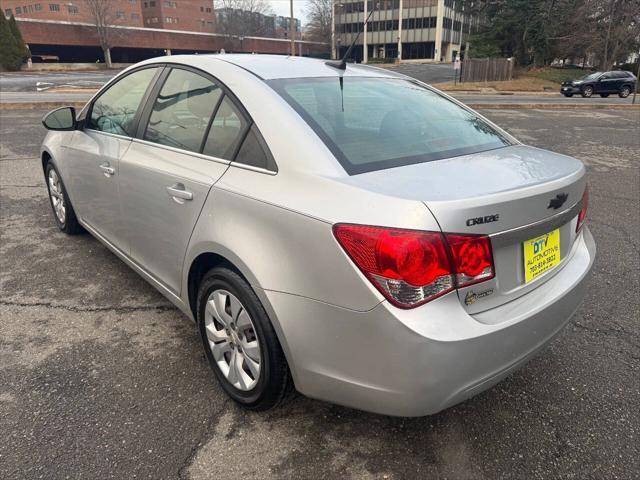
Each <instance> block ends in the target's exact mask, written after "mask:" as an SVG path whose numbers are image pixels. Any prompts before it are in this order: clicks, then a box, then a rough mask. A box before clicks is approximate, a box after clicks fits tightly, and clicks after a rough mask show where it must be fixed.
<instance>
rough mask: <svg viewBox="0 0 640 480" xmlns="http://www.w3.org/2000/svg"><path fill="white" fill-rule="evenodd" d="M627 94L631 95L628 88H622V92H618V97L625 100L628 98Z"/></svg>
mask: <svg viewBox="0 0 640 480" xmlns="http://www.w3.org/2000/svg"><path fill="white" fill-rule="evenodd" d="M629 93H631V90H630V89H629V87H624V88H623V89H622V90H620V96H621V97H622V98H627V97H628V96H629Z"/></svg>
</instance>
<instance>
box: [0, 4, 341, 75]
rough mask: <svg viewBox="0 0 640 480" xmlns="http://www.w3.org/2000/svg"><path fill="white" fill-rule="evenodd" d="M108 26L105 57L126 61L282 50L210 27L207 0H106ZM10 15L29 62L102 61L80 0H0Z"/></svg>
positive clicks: (319, 49)
mask: <svg viewBox="0 0 640 480" xmlns="http://www.w3.org/2000/svg"><path fill="white" fill-rule="evenodd" d="M109 1H110V2H112V12H113V15H112V16H113V20H112V21H110V22H109V23H112V24H113V25H114V26H113V27H112V28H110V29H109V30H110V32H111V37H112V39H111V43H112V48H111V58H112V61H113V62H116V63H131V62H137V61H140V60H143V59H145V58H150V57H154V56H160V55H164V54H165V53H172V54H180V53H212V52H216V51H219V50H220V49H222V48H224V49H225V50H226V51H227V52H249V53H251V52H255V53H279V54H288V53H289V51H290V42H289V40H286V39H285V38H265V37H268V36H267V35H261V36H243V37H241V38H239V37H238V36H233V35H224V34H219V33H216V32H215V25H216V16H215V12H214V10H213V1H212V0H109ZM0 9H1V11H2V12H4V14H5V15H7V16H9V15H11V14H13V15H15V17H16V20H17V22H18V27H19V28H20V31H21V32H22V36H23V38H24V40H25V42H26V43H27V44H28V45H29V48H30V49H31V53H32V55H33V56H34V61H38V60H41V59H47V60H50V59H58V60H59V61H60V62H91V63H93V62H96V61H99V62H104V55H103V52H102V49H101V48H100V44H99V42H98V38H97V35H96V31H95V27H94V26H93V25H94V24H93V19H92V16H91V14H90V12H89V9H88V6H87V4H86V2H85V0H44V1H43V0H40V1H38V0H0ZM328 51H329V45H326V44H322V43H318V42H308V41H302V40H297V41H296V53H297V54H298V55H312V56H324V55H326V54H328Z"/></svg>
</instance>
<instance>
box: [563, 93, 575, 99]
mask: <svg viewBox="0 0 640 480" xmlns="http://www.w3.org/2000/svg"><path fill="white" fill-rule="evenodd" d="M564 96H565V97H567V98H571V97H573V93H565V94H564Z"/></svg>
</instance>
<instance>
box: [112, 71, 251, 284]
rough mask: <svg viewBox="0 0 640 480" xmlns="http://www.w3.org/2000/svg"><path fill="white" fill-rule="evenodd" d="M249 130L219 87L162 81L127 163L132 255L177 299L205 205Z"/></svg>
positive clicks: (200, 77) (124, 183) (167, 77)
mask: <svg viewBox="0 0 640 480" xmlns="http://www.w3.org/2000/svg"><path fill="white" fill-rule="evenodd" d="M247 129H248V126H247V120H246V118H245V116H244V115H243V113H242V112H241V110H240V109H239V108H238V107H237V106H236V105H235V103H234V101H233V100H232V99H231V97H229V96H228V95H227V94H225V92H224V90H223V88H222V86H221V85H220V84H219V83H217V82H216V81H215V80H214V79H212V78H210V77H208V76H206V75H204V74H201V73H199V72H197V71H193V70H190V69H186V68H178V67H174V68H172V69H170V70H169V69H167V71H166V72H164V74H163V76H162V77H161V79H160V80H159V82H158V85H157V87H156V88H155V89H154V93H153V94H152V96H151V97H150V99H149V102H148V105H147V107H146V108H145V111H144V113H143V115H142V118H141V122H140V126H139V129H138V134H137V137H138V138H137V139H134V141H133V142H132V144H131V147H130V148H129V149H128V150H127V152H126V153H125V155H124V157H123V158H122V159H121V162H120V172H121V177H120V179H121V183H120V195H121V199H122V204H123V218H124V220H125V223H126V227H127V236H128V239H129V245H130V256H131V258H132V259H133V260H134V261H135V262H137V263H138V264H139V265H140V266H141V267H142V268H144V269H145V270H146V271H147V272H148V273H149V274H150V275H151V276H153V277H154V278H155V279H156V280H157V281H159V282H160V283H161V284H163V285H164V286H165V287H166V288H168V289H169V290H170V291H172V292H173V293H175V294H179V293H180V285H181V278H182V277H181V275H182V266H183V261H184V255H185V252H186V249H187V245H188V242H189V238H190V237H191V233H192V231H193V228H194V226H195V223H196V221H197V219H198V216H199V215H200V211H201V210H202V206H203V204H204V202H205V200H206V198H207V196H208V195H209V191H210V189H211V187H212V185H213V184H214V183H215V182H216V181H217V180H218V179H219V178H220V177H221V176H222V174H223V173H224V172H225V171H226V169H227V168H228V166H229V162H230V160H231V159H232V158H233V156H234V154H235V152H236V150H237V146H238V144H239V143H240V141H241V140H242V138H243V137H244V135H245V133H246V130H247ZM208 221H215V219H208Z"/></svg>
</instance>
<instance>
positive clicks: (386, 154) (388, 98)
mask: <svg viewBox="0 0 640 480" xmlns="http://www.w3.org/2000/svg"><path fill="white" fill-rule="evenodd" d="M269 83H270V85H271V86H272V87H273V88H274V89H275V90H276V91H277V92H278V93H279V94H280V95H281V96H282V97H283V98H284V99H285V100H286V101H287V102H288V103H289V104H290V105H291V106H292V107H293V108H294V109H295V110H296V111H297V112H298V114H299V115H300V116H301V117H302V118H303V119H304V120H305V121H306V122H307V123H308V124H309V126H311V128H312V129H313V130H314V131H315V132H316V134H318V136H319V137H320V138H321V139H322V140H323V141H324V142H325V144H326V145H327V146H328V147H329V149H330V150H331V151H332V153H333V154H334V155H335V157H336V158H337V159H338V161H339V162H340V163H341V164H342V166H343V167H344V169H345V170H346V171H347V173H349V174H351V175H353V174H358V173H364V172H370V171H374V170H382V169H385V168H392V167H398V166H401V165H410V164H414V163H422V162H428V161H432V160H439V159H442V158H447V157H455V156H459V155H466V154H471V153H477V152H482V151H486V150H491V149H495V148H500V147H504V146H507V145H510V143H509V141H508V140H507V139H506V138H505V137H504V136H503V135H501V134H500V133H499V132H498V131H497V130H495V129H494V128H493V127H491V126H490V125H488V124H487V123H486V122H484V121H483V120H482V119H480V118H478V117H477V116H476V115H474V114H473V113H472V112H469V111H467V110H465V109H464V108H462V107H460V106H458V105H457V104H455V103H454V102H452V101H450V100H448V99H446V98H445V97H443V96H441V95H439V94H438V93H436V92H433V91H431V90H429V89H427V88H424V87H422V86H420V85H418V84H416V83H414V82H412V81H409V80H404V79H383V78H365V77H343V78H342V79H338V78H337V77H330V78H329V77H328V78H305V79H281V80H272V81H270V82H269Z"/></svg>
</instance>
